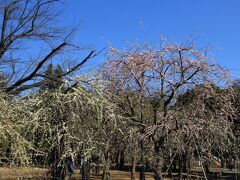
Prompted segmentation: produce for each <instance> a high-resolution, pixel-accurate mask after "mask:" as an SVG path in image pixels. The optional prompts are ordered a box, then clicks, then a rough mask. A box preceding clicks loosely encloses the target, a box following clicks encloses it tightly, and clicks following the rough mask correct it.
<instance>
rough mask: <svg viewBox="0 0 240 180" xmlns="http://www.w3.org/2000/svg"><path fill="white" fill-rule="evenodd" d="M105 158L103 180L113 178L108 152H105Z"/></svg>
mask: <svg viewBox="0 0 240 180" xmlns="http://www.w3.org/2000/svg"><path fill="white" fill-rule="evenodd" d="M104 158H105V164H104V168H103V175H102V180H111V174H110V160H109V155H108V153H105V155H104Z"/></svg>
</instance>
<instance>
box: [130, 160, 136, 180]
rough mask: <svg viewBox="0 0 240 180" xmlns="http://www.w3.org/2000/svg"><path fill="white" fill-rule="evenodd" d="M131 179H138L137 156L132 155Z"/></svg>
mask: <svg viewBox="0 0 240 180" xmlns="http://www.w3.org/2000/svg"><path fill="white" fill-rule="evenodd" d="M131 167H132V169H131V180H136V157H135V155H133V156H132V165H131Z"/></svg>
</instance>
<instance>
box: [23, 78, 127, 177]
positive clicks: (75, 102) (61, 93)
mask: <svg viewBox="0 0 240 180" xmlns="http://www.w3.org/2000/svg"><path fill="white" fill-rule="evenodd" d="M85 82H86V80H85ZM80 84H81V83H80ZM104 84H105V82H102V81H101V82H99V81H97V80H93V81H91V82H88V83H87V84H85V85H76V86H74V87H72V86H71V87H70V88H68V89H65V90H63V89H64V88H59V89H56V90H55V91H47V90H44V91H42V92H39V93H36V94H33V95H31V96H28V97H27V98H26V100H25V103H26V104H27V107H28V108H29V111H28V112H29V114H28V116H29V117H30V118H29V120H28V121H29V122H30V123H29V126H28V130H27V131H28V132H29V135H30V136H27V139H28V140H29V141H30V142H32V143H33V145H34V147H35V148H36V149H39V151H41V152H43V153H45V156H46V157H47V161H48V163H53V164H54V165H55V167H57V166H59V165H62V161H63V159H64V157H67V156H72V157H73V159H74V158H76V157H77V155H81V156H82V158H83V159H84V160H85V161H87V160H88V159H89V158H90V157H91V156H92V155H99V156H100V157H99V158H100V160H101V161H102V163H103V164H104V173H103V179H107V178H109V177H110V172H109V168H110V151H111V148H112V144H113V141H114V137H115V135H116V134H118V133H121V132H122V131H121V127H122V126H123V125H124V124H123V123H124V121H123V120H122V119H123V116H121V115H120V114H119V113H118V111H117V106H116V105H115V104H114V103H112V102H111V101H110V99H109V98H110V95H109V94H107V92H105V91H104V86H105V85H104ZM111 96H112V95H111ZM75 160H76V159H75ZM53 175H54V174H53Z"/></svg>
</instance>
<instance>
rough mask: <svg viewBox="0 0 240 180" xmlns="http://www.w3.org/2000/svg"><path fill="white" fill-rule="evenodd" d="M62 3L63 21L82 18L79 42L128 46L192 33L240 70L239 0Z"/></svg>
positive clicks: (223, 61) (220, 60)
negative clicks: (163, 37) (161, 37)
mask: <svg viewBox="0 0 240 180" xmlns="http://www.w3.org/2000/svg"><path fill="white" fill-rule="evenodd" d="M63 7H64V12H63V13H62V14H61V16H60V20H61V24H63V25H72V24H76V23H79V22H81V26H80V31H79V32H78V33H77V35H76V37H75V38H76V41H78V42H79V43H80V44H81V45H86V46H91V47H94V48H97V49H101V48H103V47H106V46H107V45H108V43H111V44H112V45H113V46H115V47H118V48H126V47H127V46H128V42H134V41H138V42H144V41H150V42H152V43H153V44H156V45H157V44H158V43H160V36H161V35H164V36H166V37H167V39H169V40H170V41H177V42H180V41H182V40H186V39H187V38H189V37H190V36H192V37H193V39H194V38H197V41H196V43H197V45H198V46H199V47H205V46H211V47H213V49H212V50H211V53H212V54H213V55H214V56H215V58H216V62H218V63H220V64H221V65H223V66H225V67H227V68H229V69H239V71H240V61H239V54H240V46H239V43H240V23H239V21H240V1H239V0H165V1H164V0H148V1H147V0H86V1H82V0H69V1H67V2H66V4H65V5H64V6H63ZM143 27H144V30H143ZM239 71H232V73H233V74H234V75H235V76H238V75H240V72H239Z"/></svg>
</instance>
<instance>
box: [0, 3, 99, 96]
mask: <svg viewBox="0 0 240 180" xmlns="http://www.w3.org/2000/svg"><path fill="white" fill-rule="evenodd" d="M60 2H61V1H60V0H3V1H1V2H0V21H1V24H0V34H1V36H0V71H1V72H0V73H1V74H2V75H3V76H4V77H5V91H6V92H12V93H19V92H21V91H24V90H27V89H31V88H34V87H40V86H42V85H45V84H46V83H48V82H47V80H46V77H45V76H44V74H43V70H44V68H45V67H46V65H47V64H48V63H49V62H50V60H51V61H52V60H53V59H54V58H55V59H56V58H57V59H58V60H59V55H61V54H62V53H63V51H64V50H66V48H68V47H71V48H75V50H77V49H80V48H78V47H77V46H73V45H72V44H71V42H70V39H71V37H72V34H73V32H74V31H75V30H76V29H77V27H74V28H71V29H70V28H66V27H57V23H56V17H57V16H58V13H59V11H57V10H56V9H57V6H58V4H59V3H60ZM94 55H95V52H94V51H90V52H89V53H88V54H87V55H86V57H85V58H83V59H82V60H81V61H78V63H76V64H75V65H73V66H71V67H67V68H65V71H64V72H63V73H62V76H63V77H65V76H68V75H69V74H71V73H73V72H74V71H76V70H78V69H79V68H80V66H82V65H83V64H84V63H85V62H86V61H87V60H88V59H90V58H92V57H93V56H94ZM43 77H45V79H43ZM59 79H61V78H56V79H54V81H59ZM48 80H49V81H53V79H51V78H49V79H48Z"/></svg>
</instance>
